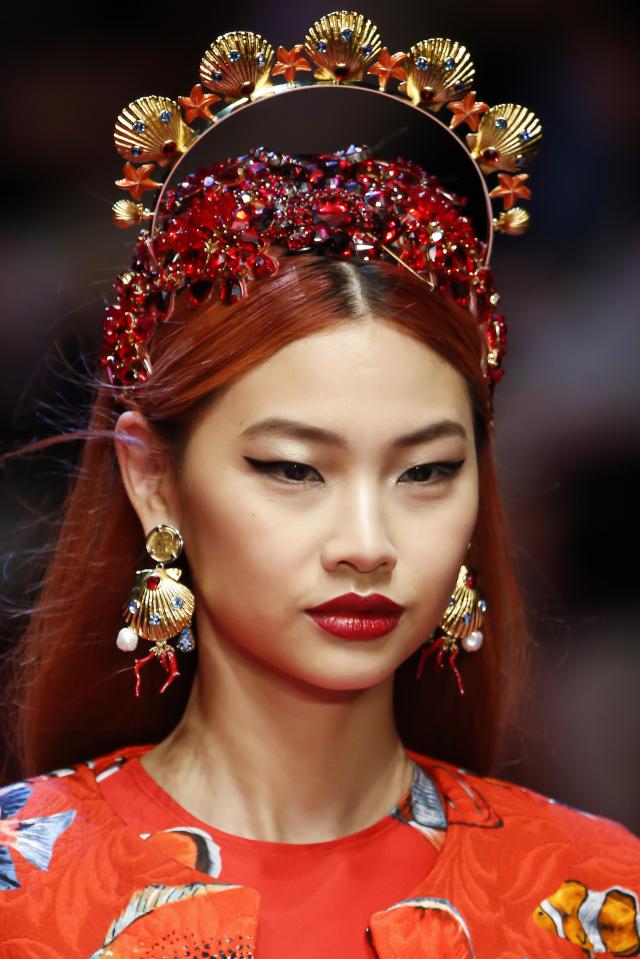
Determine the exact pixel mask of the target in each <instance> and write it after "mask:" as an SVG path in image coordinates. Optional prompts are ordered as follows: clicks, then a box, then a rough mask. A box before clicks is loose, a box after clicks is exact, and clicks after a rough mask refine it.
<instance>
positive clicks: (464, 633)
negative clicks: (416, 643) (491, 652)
mask: <svg viewBox="0 0 640 959" xmlns="http://www.w3.org/2000/svg"><path fill="white" fill-rule="evenodd" d="M476 582H477V570H471V569H468V568H467V567H466V566H464V564H463V565H462V566H461V567H460V572H459V573H458V579H457V581H456V585H455V589H454V591H453V593H452V594H451V599H450V600H449V605H448V606H447V608H446V610H445V611H444V613H443V615H442V619H441V620H440V624H439V625H438V626H437V627H436V629H435V630H434V631H433V632H432V633H431V635H430V636H429V638H428V639H427V640H425V642H424V643H423V644H422V656H421V657H420V662H419V664H418V668H417V670H416V679H419V678H420V677H421V675H422V668H423V666H424V663H425V660H426V658H427V656H429V655H430V654H431V653H434V652H436V651H437V654H438V655H437V657H436V661H437V665H438V666H443V665H444V663H443V657H444V655H445V654H446V653H448V654H449V665H450V666H451V668H452V669H453V671H454V673H455V677H456V680H457V683H458V690H459V691H460V694H461V695H464V689H463V687H462V679H461V678H460V673H459V672H458V667H457V666H456V659H457V658H458V653H459V649H458V640H460V641H461V643H462V648H463V649H464V650H465V651H466V652H468V653H473V652H475V651H476V650H478V649H480V647H481V646H482V643H483V640H484V636H483V634H482V631H481V630H480V626H481V625H482V621H483V619H484V615H485V613H486V612H487V604H486V602H485V600H484V598H483V597H482V596H481V594H480V591H479V590H478V589H477V588H476Z"/></svg>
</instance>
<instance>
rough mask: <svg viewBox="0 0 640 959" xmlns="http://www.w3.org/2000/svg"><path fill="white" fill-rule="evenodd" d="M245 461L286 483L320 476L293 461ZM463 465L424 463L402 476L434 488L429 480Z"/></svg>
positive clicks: (445, 476) (459, 462)
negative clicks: (409, 476)
mask: <svg viewBox="0 0 640 959" xmlns="http://www.w3.org/2000/svg"><path fill="white" fill-rule="evenodd" d="M245 459H246V461H247V463H249V464H250V465H251V466H253V468H254V469H255V470H257V471H258V472H259V473H268V474H270V475H272V476H277V475H280V477H281V478H282V479H283V480H284V482H286V483H293V484H298V485H299V484H300V483H309V482H314V481H313V480H309V479H307V478H306V474H308V472H309V471H311V472H312V473H315V474H316V476H320V474H319V473H318V471H317V470H315V469H314V468H313V467H312V466H307V465H306V464H305V463H296V462H293V461H291V460H257V459H253V458H252V457H250V456H245ZM463 463H464V460H455V461H450V462H446V463H422V464H421V465H420V466H413V467H412V468H411V469H409V470H407V471H406V473H403V474H402V475H403V476H405V475H409V474H413V476H414V480H413V481H414V482H416V483H417V484H418V485H419V486H434V485H435V483H434V482H433V481H431V482H429V480H432V478H433V477H435V479H436V482H442V481H446V480H447V479H450V478H451V477H452V476H454V475H455V474H456V473H457V472H458V470H459V469H460V467H461V466H462V464H463Z"/></svg>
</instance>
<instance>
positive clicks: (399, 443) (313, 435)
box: [240, 416, 467, 449]
mask: <svg viewBox="0 0 640 959" xmlns="http://www.w3.org/2000/svg"><path fill="white" fill-rule="evenodd" d="M264 435H269V436H293V437H295V438H296V439H301V440H311V441H312V442H315V443H323V444H324V445H325V446H333V447H336V448H338V449H347V448H348V445H349V444H348V443H347V441H346V440H345V439H344V437H343V436H340V434H339V433H336V432H334V431H333V430H325V429H321V428H320V427H319V426H311V424H309V423H301V422H299V421H298V420H290V419H283V418H281V417H278V416H268V417H267V418H266V419H264V420H259V421H258V422H257V423H253V424H252V425H251V426H248V427H247V428H246V430H244V431H243V432H242V433H241V434H240V436H241V437H249V438H252V437H255V436H264ZM444 436H461V437H462V438H463V439H466V438H467V431H466V430H465V428H464V426H463V425H462V423H458V422H457V421H456V420H438V421H437V422H436V423H429V424H428V425H427V426H422V427H421V428H420V429H418V430H414V432H412V433H407V434H405V435H404V436H399V437H398V438H397V439H396V440H394V441H393V442H392V443H391V448H392V449H406V448H407V447H409V446H416V445H417V444H418V443H425V442H429V441H430V440H435V439H440V438H441V437H444Z"/></svg>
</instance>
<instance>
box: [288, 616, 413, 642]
mask: <svg viewBox="0 0 640 959" xmlns="http://www.w3.org/2000/svg"><path fill="white" fill-rule="evenodd" d="M306 612H307V615H308V616H309V617H310V618H311V619H312V620H313V621H314V622H315V623H316V624H317V625H318V626H319V627H320V629H323V630H324V631H325V632H327V633H332V634H333V635H334V636H340V637H341V638H343V639H378V637H380V636H385V635H386V634H387V633H390V632H391V631H392V630H393V629H395V628H396V626H397V625H398V623H399V622H400V617H401V616H402V612H403V611H402V610H400V612H378V611H373V612H364V611H363V612H359V613H351V612H347V613H345V612H342V613H336V612H317V611H314V610H307V611H306Z"/></svg>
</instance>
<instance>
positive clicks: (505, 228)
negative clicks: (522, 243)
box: [493, 206, 529, 236]
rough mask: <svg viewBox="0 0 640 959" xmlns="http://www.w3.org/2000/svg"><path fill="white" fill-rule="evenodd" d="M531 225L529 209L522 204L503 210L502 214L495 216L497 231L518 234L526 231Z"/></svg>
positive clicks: (494, 222) (495, 228)
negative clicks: (525, 208)
mask: <svg viewBox="0 0 640 959" xmlns="http://www.w3.org/2000/svg"><path fill="white" fill-rule="evenodd" d="M528 226H529V211H528V210H524V209H523V208H522V207H521V206H513V207H511V209H510V210H503V211H502V213H501V214H500V216H498V217H497V218H496V217H494V218H493V229H494V230H495V231H496V233H506V234H508V235H510V236H518V235H519V234H520V233H524V232H525V230H526V229H527V228H528Z"/></svg>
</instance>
